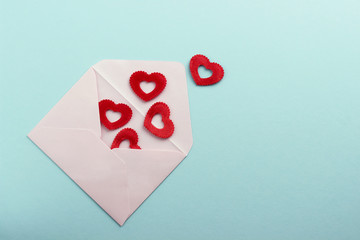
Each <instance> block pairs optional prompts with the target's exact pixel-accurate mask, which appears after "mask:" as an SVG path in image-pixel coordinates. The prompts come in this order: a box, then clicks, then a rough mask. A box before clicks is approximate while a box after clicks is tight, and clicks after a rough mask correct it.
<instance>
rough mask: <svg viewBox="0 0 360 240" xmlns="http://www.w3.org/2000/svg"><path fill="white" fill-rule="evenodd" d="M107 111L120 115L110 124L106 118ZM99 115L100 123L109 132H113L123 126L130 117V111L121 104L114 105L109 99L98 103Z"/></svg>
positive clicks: (126, 106)
mask: <svg viewBox="0 0 360 240" xmlns="http://www.w3.org/2000/svg"><path fill="white" fill-rule="evenodd" d="M109 110H111V111H114V112H119V113H121V117H120V119H119V120H117V121H115V122H110V121H109V119H108V118H107V116H106V112H107V111H109ZM99 113H100V122H101V123H102V124H103V125H104V126H105V127H106V128H107V129H109V130H114V129H117V128H120V127H122V126H124V125H125V124H127V123H128V122H129V121H130V119H131V117H132V110H131V108H130V107H129V106H128V105H126V104H123V103H119V104H115V103H114V102H113V101H111V100H109V99H104V100H102V101H100V102H99Z"/></svg>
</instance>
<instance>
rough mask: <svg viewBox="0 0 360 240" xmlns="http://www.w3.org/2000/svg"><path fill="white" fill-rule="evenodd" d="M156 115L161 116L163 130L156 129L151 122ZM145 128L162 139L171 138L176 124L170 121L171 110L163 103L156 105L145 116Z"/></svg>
mask: <svg viewBox="0 0 360 240" xmlns="http://www.w3.org/2000/svg"><path fill="white" fill-rule="evenodd" d="M156 114H160V115H161V117H162V121H163V123H164V127H163V128H157V127H155V126H154V125H153V124H152V123H151V121H152V119H153V117H154V116H155V115H156ZM144 126H145V128H146V129H147V130H149V131H150V132H151V133H152V134H154V135H155V136H157V137H160V138H169V137H171V135H173V133H174V128H175V127H174V123H173V122H172V121H171V120H170V108H169V106H168V105H166V104H165V103H163V102H157V103H154V104H153V105H152V106H151V107H150V109H149V110H148V112H147V113H146V116H145V121H144Z"/></svg>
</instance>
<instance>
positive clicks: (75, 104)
mask: <svg viewBox="0 0 360 240" xmlns="http://www.w3.org/2000/svg"><path fill="white" fill-rule="evenodd" d="M37 127H56V128H78V129H88V130H90V131H92V132H93V133H94V134H95V135H96V136H98V137H100V117H99V107H98V96H97V85H96V76H95V72H94V70H93V69H92V68H90V69H89V70H88V71H87V72H86V73H85V74H84V75H83V76H82V77H81V79H80V80H79V81H78V82H77V83H76V84H75V85H74V86H73V87H72V88H71V89H70V90H69V91H68V92H67V93H66V94H65V95H64V96H63V97H62V98H61V100H60V101H59V102H58V103H57V104H56V105H55V106H54V107H53V108H52V109H51V110H50V111H49V113H48V114H47V115H46V116H45V117H44V118H43V119H42V120H41V121H40V122H39V124H38V125H37V126H36V127H35V129H36V128H37Z"/></svg>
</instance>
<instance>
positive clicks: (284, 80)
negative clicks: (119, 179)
mask: <svg viewBox="0 0 360 240" xmlns="http://www.w3.org/2000/svg"><path fill="white" fill-rule="evenodd" d="M359 13H360V2H359V1H357V0H353V1H347V0H342V1H326V0H323V1H312V0H311V1H310V0H308V1H289V0H283V1H274V0H271V1H269V0H263V1H235V0H234V1H178V2H175V1H169V0H166V1H165V0H164V1H57V2H55V1H28V2H25V1H24V2H19V1H1V5H0V26H1V34H0V47H1V48H0V50H1V53H0V71H1V72H0V81H1V85H0V91H1V92H0V94H1V95H0V106H1V112H0V113H1V115H0V143H1V145H0V239H1V240H10V239H11V240H13V239H14V240H15V239H28V240H32V239H34V240H35V239H36V240H43V239H44V240H45V239H46V240H47V239H124V240H125V239H131V240H135V239H156V240H160V239H207V240H208V239H267V240H268V239H276V240H279V239H286V240H287V239H292V240H294V239H306V240H312V239H326V240H332V239H334V240H338V239H341V240H346V239H354V240H355V239H360V227H359V226H360V187H359V186H360V107H359V103H360V30H359V29H360V14H359ZM196 53H203V54H205V55H207V56H208V57H209V58H210V59H212V60H214V61H217V62H219V63H220V64H222V65H223V67H224V69H225V78H224V79H223V81H222V82H220V83H219V84H217V85H214V86H210V87H198V86H196V85H195V84H194V83H193V82H192V80H191V78H190V74H189V72H187V76H188V88H189V98H190V108H191V119H192V127H193V135H194V145H193V148H192V150H191V152H190V155H189V156H188V157H187V158H186V159H185V160H184V161H183V162H182V163H181V164H180V166H179V167H178V168H177V169H176V170H175V171H174V172H173V173H172V174H171V175H170V177H168V178H167V179H166V180H165V182H164V183H163V184H162V185H161V186H160V187H159V188H158V189H157V190H156V191H155V192H154V193H153V194H152V196H151V197H150V198H149V199H148V200H146V201H145V203H144V204H143V205H142V206H141V207H140V208H139V209H138V210H137V211H136V212H135V213H134V214H133V216H132V217H131V218H130V219H129V220H128V221H127V222H126V223H125V225H124V226H123V227H119V225H117V224H116V223H115V222H114V221H113V220H112V219H111V218H110V217H109V216H108V215H107V214H106V213H105V212H104V211H102V210H101V209H100V208H99V207H98V206H97V205H96V204H95V203H94V202H93V201H92V200H91V199H90V198H89V197H88V196H87V195H86V194H85V193H84V192H82V191H81V190H80V189H79V188H78V187H77V186H76V185H75V184H74V183H73V182H72V181H71V180H70V179H69V178H68V177H67V176H66V175H65V174H64V173H63V172H62V171H60V170H59V168H58V167H57V166H56V165H55V164H54V163H53V162H52V161H50V160H49V159H48V158H47V157H46V156H45V155H44V154H43V153H42V152H41V151H40V150H39V149H38V148H37V147H36V146H35V145H34V144H32V143H31V141H30V140H29V139H28V138H26V135H27V133H28V132H29V131H30V130H31V129H32V128H33V127H34V126H35V125H36V124H37V122H38V121H39V120H40V119H41V118H42V117H43V116H44V115H45V114H46V113H47V112H48V111H49V110H50V109H51V108H52V106H53V105H54V104H55V103H56V102H57V101H58V100H59V99H60V98H61V97H62V96H63V95H64V94H65V92H66V91H67V90H68V89H70V87H71V86H72V85H73V84H74V83H75V82H76V81H77V80H78V79H79V78H80V76H82V74H83V73H84V72H85V71H86V70H87V69H88V68H89V67H90V66H91V65H93V64H94V63H96V62H98V61H100V60H102V59H137V60H165V61H167V60H169V61H179V62H182V63H183V64H185V66H186V68H187V71H188V62H189V60H190V58H191V56H192V55H194V54H196Z"/></svg>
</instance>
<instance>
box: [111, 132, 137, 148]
mask: <svg viewBox="0 0 360 240" xmlns="http://www.w3.org/2000/svg"><path fill="white" fill-rule="evenodd" d="M124 140H129V142H130V145H129V147H130V148H132V149H141V148H140V147H139V145H138V141H139V137H138V135H137V133H136V132H135V130H134V129H132V128H124V129H123V130H121V131H120V132H119V133H118V134H116V137H115V138H114V141H113V143H112V144H111V149H113V148H118V147H119V146H120V143H121V142H122V141H124Z"/></svg>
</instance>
